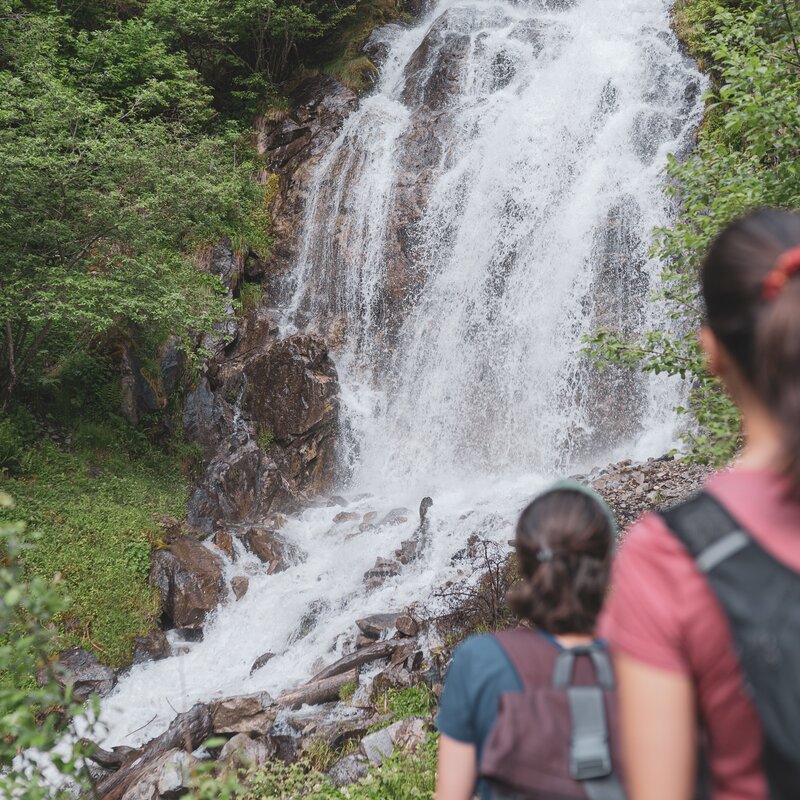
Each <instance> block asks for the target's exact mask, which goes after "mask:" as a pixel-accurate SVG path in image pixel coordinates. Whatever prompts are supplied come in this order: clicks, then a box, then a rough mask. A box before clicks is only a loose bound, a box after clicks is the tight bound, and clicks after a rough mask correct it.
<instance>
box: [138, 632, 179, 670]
mask: <svg viewBox="0 0 800 800" xmlns="http://www.w3.org/2000/svg"><path fill="white" fill-rule="evenodd" d="M133 641H134V649H133V663H134V664H142V663H144V662H145V661H159V660H160V659H162V658H168V657H169V656H170V655H172V650H171V649H170V646H169V642H168V641H167V637H166V635H165V634H164V631H153V632H152V633H150V634H148V635H147V636H137V637H136V638H135V639H134V640H133Z"/></svg>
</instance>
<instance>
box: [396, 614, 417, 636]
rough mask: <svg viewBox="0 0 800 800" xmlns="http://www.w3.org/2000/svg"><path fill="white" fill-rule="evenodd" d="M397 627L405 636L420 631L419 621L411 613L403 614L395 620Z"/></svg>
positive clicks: (413, 634)
mask: <svg viewBox="0 0 800 800" xmlns="http://www.w3.org/2000/svg"><path fill="white" fill-rule="evenodd" d="M395 627H396V628H397V632H398V633H401V634H403V636H416V635H417V633H419V622H418V621H417V620H416V619H415V618H414V617H412V616H411V614H401V615H400V616H399V617H398V618H397V619H396V620H395Z"/></svg>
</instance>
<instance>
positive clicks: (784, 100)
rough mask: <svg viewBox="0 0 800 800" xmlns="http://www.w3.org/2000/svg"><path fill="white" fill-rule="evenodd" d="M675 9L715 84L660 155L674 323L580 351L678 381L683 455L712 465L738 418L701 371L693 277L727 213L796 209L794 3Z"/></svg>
mask: <svg viewBox="0 0 800 800" xmlns="http://www.w3.org/2000/svg"><path fill="white" fill-rule="evenodd" d="M681 9H682V10H681V12H680V13H682V14H683V16H684V19H685V20H688V22H687V25H686V28H685V30H684V33H687V35H688V41H689V44H690V46H692V47H693V48H694V52H696V53H699V54H700V55H702V56H703V57H704V58H706V59H707V60H708V62H710V66H711V69H712V74H713V75H714V76H715V81H714V87H713V88H712V90H711V91H710V92H709V95H708V98H707V99H708V109H709V115H708V117H707V124H706V125H705V126H704V127H703V128H702V129H701V131H700V136H699V141H698V144H697V148H696V150H695V152H694V153H693V154H692V156H691V157H690V158H688V159H687V160H686V161H684V162H682V163H681V162H678V161H677V160H676V159H675V158H672V159H671V160H670V163H669V168H668V172H669V175H670V178H671V179H672V181H671V184H670V185H671V190H672V191H673V192H674V193H676V194H677V196H678V198H679V199H680V201H681V211H680V215H679V217H678V220H677V222H676V223H675V225H674V226H673V227H672V228H670V229H667V230H661V231H658V232H657V242H658V243H657V254H658V255H659V256H660V258H661V260H662V263H663V264H664V265H665V266H664V271H663V290H662V292H661V297H660V299H661V300H662V301H666V302H667V303H668V304H669V307H670V308H671V316H672V318H673V319H674V329H673V330H671V331H663V330H662V331H651V332H649V333H647V334H645V336H644V337H642V338H641V339H640V340H638V341H631V340H629V339H626V338H625V337H623V336H621V335H620V334H619V333H617V332H615V331H609V330H603V331H598V332H597V333H596V334H595V335H594V336H593V337H592V338H591V340H590V341H589V351H590V353H591V354H592V355H593V356H594V357H595V358H596V359H598V361H599V363H600V364H601V365H603V364H626V365H634V366H638V367H640V368H641V369H643V370H646V371H650V372H654V373H662V372H663V373H667V374H670V375H679V376H680V377H681V378H684V379H685V380H686V382H687V384H688V387H689V394H688V398H689V399H688V403H687V404H686V406H685V407H684V408H681V409H679V411H681V412H684V413H688V414H690V415H691V418H692V420H693V424H691V425H689V426H687V431H686V434H685V439H686V443H687V444H688V445H689V453H690V455H691V456H692V457H693V458H695V459H697V460H700V461H704V462H710V463H714V464H721V463H724V462H726V461H727V460H729V459H730V457H731V456H732V454H733V453H734V452H735V450H736V448H737V447H738V445H739V440H740V428H739V419H738V414H737V412H736V409H735V408H734V407H733V405H732V403H731V402H730V400H729V399H728V398H727V397H726V396H725V394H724V393H723V392H722V390H721V387H720V386H719V385H718V383H717V382H716V381H715V380H714V379H713V378H712V377H711V376H710V375H709V374H708V372H707V371H706V369H705V366H704V364H703V359H702V356H701V354H700V351H699V345H698V341H697V338H696V336H695V335H694V330H695V329H696V328H697V326H698V325H699V324H700V321H701V318H702V308H701V303H700V300H699V298H698V281H697V275H698V270H699V266H700V263H701V261H702V258H703V256H704V253H705V252H706V250H707V248H708V246H709V244H710V243H711V241H712V240H713V238H714V237H715V236H716V234H717V233H718V232H719V231H720V230H721V229H722V228H723V227H724V226H725V225H726V224H727V223H728V222H730V221H731V220H732V219H734V218H736V217H738V216H741V215H742V214H744V213H746V212H747V211H749V210H751V209H753V208H756V207H759V206H775V207H778V208H788V209H796V208H798V207H800V170H798V168H797V158H798V155H800V105H799V104H798V102H797V98H798V95H800V47H799V46H798V45H799V42H798V39H797V37H796V33H795V32H797V31H798V30H800V27H799V26H800V10H798V7H797V6H796V5H795V4H783V3H774V2H771V1H770V0H754V1H753V2H750V3H748V4H746V5H731V7H728V6H726V5H724V4H720V3H712V2H710V0H686V1H685V2H684V3H683V4H682V5H681ZM687 331H688V332H687Z"/></svg>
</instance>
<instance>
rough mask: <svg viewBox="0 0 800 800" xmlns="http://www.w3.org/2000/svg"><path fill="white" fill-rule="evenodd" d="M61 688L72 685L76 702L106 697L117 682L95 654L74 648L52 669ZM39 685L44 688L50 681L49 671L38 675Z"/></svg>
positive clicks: (63, 655) (46, 670)
mask: <svg viewBox="0 0 800 800" xmlns="http://www.w3.org/2000/svg"><path fill="white" fill-rule="evenodd" d="M51 669H52V671H53V673H54V676H55V679H56V681H57V682H58V683H59V685H60V686H67V685H68V684H72V687H73V689H72V694H73V697H74V698H75V699H76V700H80V701H83V700H88V698H89V697H90V695H92V694H97V695H99V696H100V697H105V695H107V694H108V693H109V692H110V691H111V690H112V689H113V688H114V684H115V683H116V682H117V676H116V675H115V674H114V670H113V669H111V667H107V666H106V665H105V664H101V663H100V662H99V661H98V660H97V658H96V656H95V655H94V654H93V653H89V652H87V651H86V650H81V649H80V648H79V647H73V648H71V649H69V650H65V651H64V652H63V653H61V655H59V657H58V661H57V662H56V663H55V664H54V665H53V666H52V667H51ZM37 679H38V681H39V684H40V685H42V686H44V685H45V683H46V682H47V681H48V679H49V674H48V669H47V668H45V669H42V670H39V672H38V673H37Z"/></svg>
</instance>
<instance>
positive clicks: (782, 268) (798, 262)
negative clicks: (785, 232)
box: [761, 247, 800, 302]
mask: <svg viewBox="0 0 800 800" xmlns="http://www.w3.org/2000/svg"><path fill="white" fill-rule="evenodd" d="M798 272H800V247H793V248H792V249H791V250H786V251H785V252H783V253H781V254H780V256H778V260H777V261H776V262H775V266H774V267H773V268H772V272H770V273H769V274H768V275H767V277H766V278H764V280H763V281H762V282H761V297H762V298H763V299H764V300H765V301H767V302H770V301H772V300H774V299H775V298H776V297H777V296H778V295H779V294H780V293H781V289H783V287H784V286H786V282H787V281H788V280H789V278H791V277H792V275H795V274H796V273H798Z"/></svg>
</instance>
